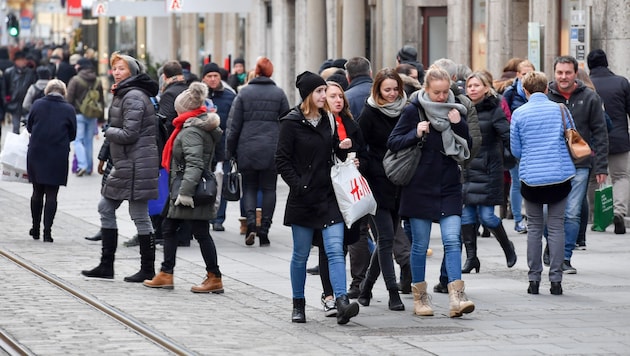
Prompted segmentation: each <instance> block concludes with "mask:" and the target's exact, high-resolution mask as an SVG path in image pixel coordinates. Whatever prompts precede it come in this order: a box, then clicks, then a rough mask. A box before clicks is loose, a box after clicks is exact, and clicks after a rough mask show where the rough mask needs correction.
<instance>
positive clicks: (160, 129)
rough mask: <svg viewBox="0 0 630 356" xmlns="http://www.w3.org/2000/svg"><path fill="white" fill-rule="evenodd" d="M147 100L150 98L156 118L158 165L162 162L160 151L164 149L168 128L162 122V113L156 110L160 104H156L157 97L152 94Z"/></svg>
mask: <svg viewBox="0 0 630 356" xmlns="http://www.w3.org/2000/svg"><path fill="white" fill-rule="evenodd" d="M149 100H151V103H152V104H153V108H154V109H155V118H156V120H155V121H156V122H155V126H156V133H155V140H156V143H157V147H158V156H159V158H160V165H161V164H162V151H164V146H166V141H168V138H169V134H168V129H167V128H166V124H165V123H164V119H165V118H164V117H162V115H159V114H158V110H159V109H160V106H159V104H158V100H157V98H156V97H154V96H152V97H150V98H149Z"/></svg>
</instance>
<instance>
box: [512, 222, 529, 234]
mask: <svg viewBox="0 0 630 356" xmlns="http://www.w3.org/2000/svg"><path fill="white" fill-rule="evenodd" d="M514 230H515V231H516V232H518V233H519V234H526V233H527V223H526V222H525V219H523V220H521V221H519V222H517V223H516V224H514Z"/></svg>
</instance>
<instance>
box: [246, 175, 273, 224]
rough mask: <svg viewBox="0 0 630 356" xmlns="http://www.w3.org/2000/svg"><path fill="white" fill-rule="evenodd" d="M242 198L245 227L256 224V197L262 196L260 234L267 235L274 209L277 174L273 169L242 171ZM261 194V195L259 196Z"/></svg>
mask: <svg viewBox="0 0 630 356" xmlns="http://www.w3.org/2000/svg"><path fill="white" fill-rule="evenodd" d="M241 174H242V175H243V198H242V199H241V202H242V205H243V207H244V208H245V214H246V215H244V216H245V217H246V218H247V225H251V224H256V208H257V207H258V206H260V205H259V204H258V196H259V195H262V219H261V227H260V232H261V233H262V234H268V233H269V228H270V227H271V219H272V217H273V212H274V210H275V209H276V182H277V180H278V173H277V172H276V170H275V169H268V170H243V171H241ZM259 192H262V194H259Z"/></svg>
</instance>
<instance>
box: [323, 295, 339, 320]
mask: <svg viewBox="0 0 630 356" xmlns="http://www.w3.org/2000/svg"><path fill="white" fill-rule="evenodd" d="M322 305H323V306H324V315H326V316H327V317H335V316H337V304H336V303H335V300H334V299H326V296H325V295H324V293H322Z"/></svg>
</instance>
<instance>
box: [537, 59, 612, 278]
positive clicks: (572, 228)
mask: <svg viewBox="0 0 630 356" xmlns="http://www.w3.org/2000/svg"><path fill="white" fill-rule="evenodd" d="M553 70H554V75H555V80H554V81H553V82H551V83H549V91H548V93H547V96H548V97H549V99H550V100H551V101H555V102H557V103H563V104H564V105H566V107H567V108H568V109H569V111H570V112H571V116H573V121H574V122H575V127H576V129H577V131H578V132H579V133H580V135H581V136H582V137H583V138H584V140H586V142H588V143H589V144H590V145H591V149H592V150H593V151H594V153H595V156H594V157H591V158H588V159H586V160H584V161H582V162H579V163H576V164H575V168H576V171H577V172H576V174H575V177H573V178H572V179H571V193H569V196H568V197H567V208H566V211H565V215H564V234H565V241H564V263H563V264H562V270H563V271H564V273H568V274H575V273H577V270H576V269H575V268H574V267H573V266H571V256H572V255H573V249H574V248H575V243H576V241H577V235H578V231H579V228H580V219H581V210H582V201H583V200H584V197H585V195H586V190H587V187H588V177H589V174H590V172H591V169H592V170H593V173H594V175H595V178H596V179H597V183H598V184H602V183H604V182H605V181H606V176H607V175H608V133H607V129H606V120H605V119H604V110H603V109H602V101H601V100H600V98H599V95H597V93H595V92H594V91H592V90H590V89H589V88H587V87H586V86H585V85H584V83H583V82H582V81H580V80H577V71H578V62H577V60H576V59H575V58H574V57H571V56H561V57H558V58H556V60H555V61H554V64H553Z"/></svg>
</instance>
